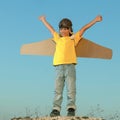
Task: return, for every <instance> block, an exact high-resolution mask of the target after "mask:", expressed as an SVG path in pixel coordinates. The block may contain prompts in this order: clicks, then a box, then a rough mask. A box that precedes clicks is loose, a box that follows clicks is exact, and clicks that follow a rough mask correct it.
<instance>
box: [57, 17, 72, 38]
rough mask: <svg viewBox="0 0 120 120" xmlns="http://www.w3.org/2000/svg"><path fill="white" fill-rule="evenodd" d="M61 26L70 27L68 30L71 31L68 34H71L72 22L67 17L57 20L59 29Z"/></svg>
mask: <svg viewBox="0 0 120 120" xmlns="http://www.w3.org/2000/svg"><path fill="white" fill-rule="evenodd" d="M61 28H67V29H70V31H71V33H70V36H71V35H72V32H73V29H72V22H71V20H69V19H68V18H63V19H62V20H61V21H60V22H59V29H61Z"/></svg>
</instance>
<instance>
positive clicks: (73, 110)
mask: <svg viewBox="0 0 120 120" xmlns="http://www.w3.org/2000/svg"><path fill="white" fill-rule="evenodd" d="M67 116H75V109H73V108H69V109H68V113H67Z"/></svg>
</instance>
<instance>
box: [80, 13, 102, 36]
mask: <svg viewBox="0 0 120 120" xmlns="http://www.w3.org/2000/svg"><path fill="white" fill-rule="evenodd" d="M100 21H102V16H100V15H98V16H97V17H96V18H94V19H93V20H92V21H91V22H89V23H88V24H86V25H85V26H83V27H82V28H81V29H80V30H79V35H80V36H82V35H83V33H84V32H85V31H86V30H87V29H88V28H90V27H91V26H93V25H94V24H95V23H96V22H100Z"/></svg>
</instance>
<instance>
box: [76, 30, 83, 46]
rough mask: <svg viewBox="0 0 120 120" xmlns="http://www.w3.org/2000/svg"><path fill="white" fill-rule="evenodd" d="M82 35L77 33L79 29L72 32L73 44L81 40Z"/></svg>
mask: <svg viewBox="0 0 120 120" xmlns="http://www.w3.org/2000/svg"><path fill="white" fill-rule="evenodd" d="M81 38H82V36H80V35H79V31H78V32H77V33H75V34H74V40H75V46H76V45H77V44H78V42H79V41H80V40H81Z"/></svg>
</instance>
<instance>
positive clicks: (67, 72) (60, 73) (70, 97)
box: [53, 64, 76, 111]
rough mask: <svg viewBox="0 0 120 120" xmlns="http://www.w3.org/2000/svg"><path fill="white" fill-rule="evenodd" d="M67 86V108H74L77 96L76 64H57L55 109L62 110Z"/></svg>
mask: <svg viewBox="0 0 120 120" xmlns="http://www.w3.org/2000/svg"><path fill="white" fill-rule="evenodd" d="M65 83H66V87H67V109H69V108H74V109H76V105H75V100H76V99H75V98H76V70H75V65H74V64H65V65H59V66H56V82H55V97H54V102H53V109H56V110H58V111H60V110H61V103H62V100H63V88H64V86H65Z"/></svg>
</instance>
